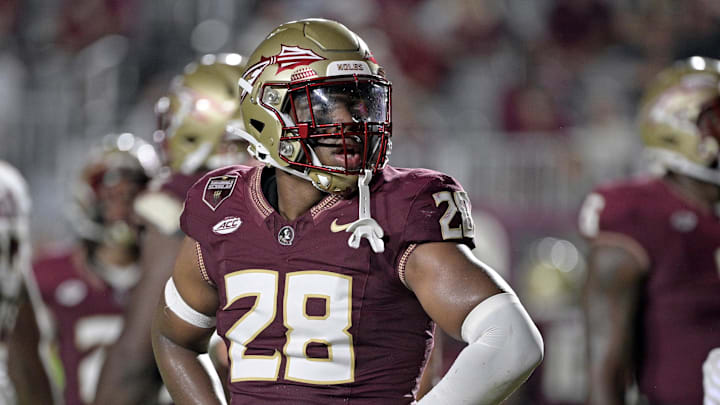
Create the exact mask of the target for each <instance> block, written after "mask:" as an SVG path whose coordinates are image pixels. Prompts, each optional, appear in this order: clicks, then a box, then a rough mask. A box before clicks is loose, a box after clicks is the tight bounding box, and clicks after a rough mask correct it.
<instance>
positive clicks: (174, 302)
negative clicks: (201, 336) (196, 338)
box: [165, 277, 215, 328]
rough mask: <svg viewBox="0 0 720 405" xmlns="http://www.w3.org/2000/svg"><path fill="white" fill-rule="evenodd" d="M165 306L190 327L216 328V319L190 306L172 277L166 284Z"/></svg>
mask: <svg viewBox="0 0 720 405" xmlns="http://www.w3.org/2000/svg"><path fill="white" fill-rule="evenodd" d="M165 305H167V307H168V308H170V310H171V311H173V312H174V313H175V315H177V316H178V317H179V318H180V319H182V320H183V321H185V322H187V323H189V324H190V325H193V326H197V327H198V328H214V327H215V317H214V316H207V315H205V314H202V313H200V312H198V311H196V310H194V309H193V308H192V307H191V306H190V305H188V303H187V302H185V300H184V299H183V297H182V296H181V295H180V293H179V292H178V290H177V287H175V282H174V281H173V279H172V277H170V279H169V280H168V281H167V283H166V284H165Z"/></svg>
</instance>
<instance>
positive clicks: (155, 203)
mask: <svg viewBox="0 0 720 405" xmlns="http://www.w3.org/2000/svg"><path fill="white" fill-rule="evenodd" d="M245 62H246V61H245V59H244V57H242V56H241V55H238V54H217V55H213V54H210V55H205V56H203V57H201V58H199V59H198V61H196V62H193V63H191V64H189V65H188V66H186V67H185V69H184V71H183V73H182V74H180V75H178V76H176V77H175V78H174V79H173V80H172V82H171V84H170V88H169V92H168V94H167V96H165V97H162V98H160V99H159V100H158V101H157V103H156V106H155V113H156V115H157V117H158V124H159V127H158V130H157V131H156V132H155V134H154V136H153V137H154V139H155V141H157V142H158V143H159V144H160V145H161V157H162V158H163V159H162V160H163V162H164V166H165V168H164V171H163V172H162V173H161V174H160V175H159V176H157V177H156V178H155V179H153V182H152V183H151V185H150V187H149V189H148V190H147V191H146V192H144V193H143V194H142V195H141V196H140V197H139V198H138V199H137V200H136V202H135V214H136V215H137V216H138V217H139V218H140V219H141V220H142V222H143V223H144V225H145V232H144V236H143V239H142V243H141V259H140V263H141V267H142V269H143V271H142V278H141V280H140V281H139V283H138V287H137V288H136V289H135V290H134V291H133V293H132V296H131V299H130V306H129V308H128V310H127V312H126V314H125V318H126V320H125V328H124V329H123V331H122V334H121V335H120V338H119V339H118V341H117V342H116V343H115V344H114V345H113V346H112V347H111V348H110V350H109V351H108V358H107V361H106V362H105V364H104V367H103V370H102V373H101V377H100V384H99V388H98V393H97V399H96V403H97V404H100V405H122V404H125V405H136V404H138V403H143V404H144V403H147V402H146V401H147V398H149V397H152V396H153V395H154V394H155V393H156V392H157V389H158V387H159V386H160V384H161V380H160V378H159V375H158V373H157V367H156V366H155V361H154V358H153V354H152V346H151V342H150V326H151V324H152V311H149V310H148V308H154V307H155V305H157V302H158V298H159V297H158V291H161V290H162V287H163V285H164V284H165V282H166V281H167V279H168V277H170V274H171V272H172V266H173V261H174V257H175V255H176V254H177V252H178V250H179V248H180V242H181V241H182V237H183V236H184V234H183V232H182V230H181V229H180V212H181V210H182V205H183V200H184V199H185V193H186V192H187V190H188V189H189V188H190V186H191V185H192V184H193V183H194V182H195V181H197V180H198V179H199V178H200V177H202V175H203V174H205V173H207V172H208V171H209V170H210V169H214V168H218V167H221V166H224V165H227V164H231V163H238V162H244V161H246V160H247V158H248V155H247V153H246V152H245V151H244V148H245V147H246V145H245V144H244V142H240V141H238V140H228V139H227V134H226V131H225V127H226V125H227V123H228V122H229V121H232V120H235V121H237V122H238V123H239V122H240V121H239V119H240V115H239V114H240V112H239V97H238V96H239V94H238V92H239V90H238V87H237V80H238V79H239V78H240V75H241V74H242V72H243V70H244V67H245ZM158 252H162V254H159V253H158Z"/></svg>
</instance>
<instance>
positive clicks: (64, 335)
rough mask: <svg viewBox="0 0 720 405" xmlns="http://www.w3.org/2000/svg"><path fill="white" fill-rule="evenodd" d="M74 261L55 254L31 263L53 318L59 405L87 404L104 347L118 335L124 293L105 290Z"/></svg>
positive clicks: (69, 254)
mask: <svg viewBox="0 0 720 405" xmlns="http://www.w3.org/2000/svg"><path fill="white" fill-rule="evenodd" d="M76 256H77V255H76V254H74V253H73V252H72V251H68V252H63V253H57V254H54V255H52V256H48V257H44V258H41V259H39V260H38V261H37V262H36V263H35V264H34V275H35V279H36V281H37V284H38V287H39V289H40V293H41V295H42V299H43V302H44V305H45V306H46V307H47V309H48V310H49V312H50V314H51V315H52V318H53V326H54V331H53V332H52V334H53V336H55V338H56V341H57V346H58V354H59V356H60V360H61V362H62V366H63V372H64V377H65V386H64V390H63V397H64V399H65V405H77V404H87V403H90V402H92V398H93V397H94V396H95V387H96V384H97V378H98V376H99V373H100V367H101V366H102V361H103V359H104V357H105V353H104V348H105V347H106V346H108V345H110V344H112V343H113V342H114V341H115V340H116V339H117V337H118V336H119V335H120V331H121V330H122V313H123V305H124V302H123V301H124V299H125V292H120V291H116V290H113V289H111V288H110V287H109V286H108V285H107V284H106V283H105V282H104V281H102V280H101V279H100V278H98V277H97V276H96V275H94V274H92V273H91V272H90V270H88V269H86V268H85V267H84V265H83V264H82V261H81V260H77V257H76Z"/></svg>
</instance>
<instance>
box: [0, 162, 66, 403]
mask: <svg viewBox="0 0 720 405" xmlns="http://www.w3.org/2000/svg"><path fill="white" fill-rule="evenodd" d="M30 205H31V202H30V196H29V194H28V187H27V184H26V183H25V179H24V178H23V177H22V175H21V174H20V172H18V171H17V169H15V168H14V167H13V166H11V165H10V164H9V163H7V162H5V161H2V160H0V280H2V281H1V282H0V403H2V404H15V403H18V404H50V403H52V402H53V392H52V388H51V386H50V382H49V380H48V378H47V374H46V373H45V364H44V363H43V362H42V361H41V360H40V357H39V356H38V355H37V346H35V347H28V346H26V345H25V344H24V343H25V341H27V340H28V339H35V340H37V339H38V336H39V333H40V332H39V330H40V328H39V327H38V324H37V319H36V317H35V314H34V312H33V311H32V310H30V303H29V302H30V300H31V296H32V297H37V287H36V286H35V284H34V283H33V280H32V278H31V277H29V274H30V272H31V268H30V267H31V263H30V261H31V255H32V248H31V246H30V208H31V207H30ZM27 350H31V351H32V350H34V351H35V355H33V356H32V357H31V358H27V357H26V356H25V355H24V354H25V353H26V351H27Z"/></svg>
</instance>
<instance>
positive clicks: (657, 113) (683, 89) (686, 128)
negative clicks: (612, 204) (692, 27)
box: [638, 56, 720, 184]
mask: <svg viewBox="0 0 720 405" xmlns="http://www.w3.org/2000/svg"><path fill="white" fill-rule="evenodd" d="M719 85H720V61H718V60H715V59H709V58H702V57H698V56H694V57H691V58H689V59H686V60H682V61H678V62H676V63H675V64H674V65H672V66H671V67H669V68H667V69H665V70H663V71H661V72H660V73H659V74H658V76H657V77H656V78H655V79H654V81H653V82H651V84H650V86H648V89H647V91H646V94H645V96H644V97H643V100H642V102H641V105H640V114H639V117H638V124H639V127H640V134H641V136H642V140H643V143H644V144H645V146H646V148H647V150H648V151H649V152H650V158H651V159H652V161H653V163H657V164H659V165H660V167H661V168H663V169H665V170H670V171H673V172H677V173H681V174H684V175H686V176H689V177H693V178H696V179H698V180H702V181H707V182H711V183H715V184H720V170H718V152H719V151H720V148H719V145H720V132H718V126H717V118H718V113H720V103H719V101H720V88H719V87H718V86H719Z"/></svg>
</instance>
